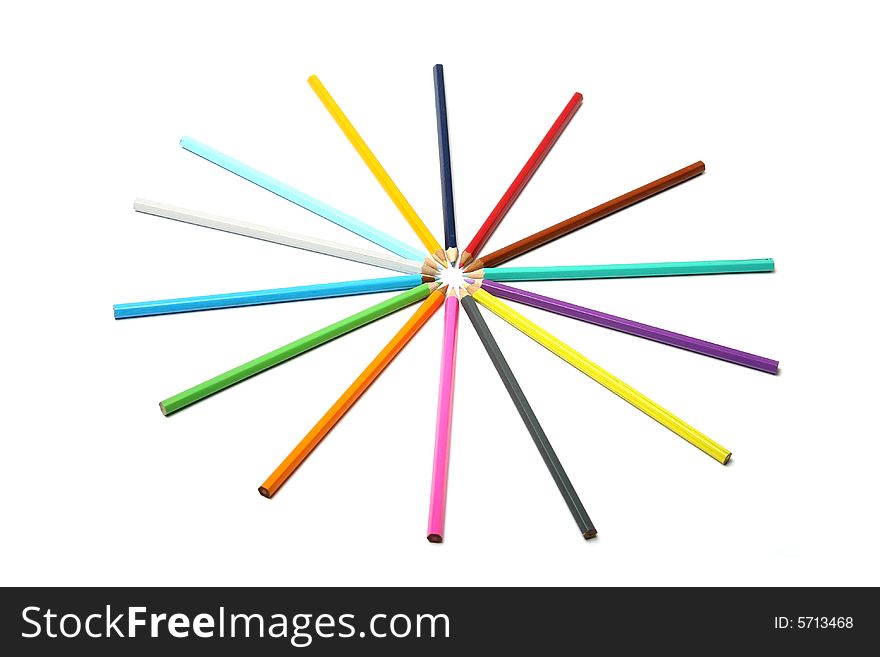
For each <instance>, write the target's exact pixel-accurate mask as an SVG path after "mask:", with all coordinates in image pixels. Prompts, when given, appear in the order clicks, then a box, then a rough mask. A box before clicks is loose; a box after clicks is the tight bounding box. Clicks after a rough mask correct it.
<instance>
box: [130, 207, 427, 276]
mask: <svg viewBox="0 0 880 657" xmlns="http://www.w3.org/2000/svg"><path fill="white" fill-rule="evenodd" d="M134 209H135V210H136V211H138V212H143V213H144V214H151V215H154V216H156V217H163V218H165V219H174V220H175V221H182V222H184V223H188V224H193V225H195V226H203V227H204V228H213V229H215V230H222V231H224V232H227V233H233V234H235V235H243V236H244V237H253V238H254V239H258V240H264V241H266V242H273V243H275V244H283V245H284V246H292V247H293V248H295V249H302V250H304V251H312V252H314V253H321V254H323V255H329V256H333V257H334V258H342V259H343V260H352V261H354V262H361V263H363V264H365V265H373V266H374V267H382V268H383V269H390V270H392V271H399V272H403V273H405V274H418V273H420V272H421V267H422V265H421V263H420V262H414V261H412V260H404V259H403V258H399V257H397V256H396V255H392V254H387V253H382V252H380V251H370V250H368V249H362V248H360V247H358V246H349V245H348V244H340V243H339V242H331V241H329V240H322V239H318V238H317V237H308V236H306V235H299V234H297V233H291V232H289V231H286V230H281V229H280V228H271V227H269V226H261V225H259V224H252V223H250V222H248V221H241V220H240V219H230V218H229V217H221V216H218V215H216V214H210V213H208V212H201V211H199V210H187V209H186V208H180V207H177V206H175V205H168V204H166V203H157V202H156V201H147V200H145V199H141V198H139V199H135V202H134ZM420 260H421V258H420Z"/></svg>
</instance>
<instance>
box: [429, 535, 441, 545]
mask: <svg viewBox="0 0 880 657" xmlns="http://www.w3.org/2000/svg"><path fill="white" fill-rule="evenodd" d="M442 542H443V537H442V536H441V535H440V534H428V543H442Z"/></svg>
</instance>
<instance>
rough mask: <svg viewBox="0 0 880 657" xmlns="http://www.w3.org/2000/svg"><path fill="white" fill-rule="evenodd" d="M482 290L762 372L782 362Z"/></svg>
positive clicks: (514, 291) (553, 302)
mask: <svg viewBox="0 0 880 657" xmlns="http://www.w3.org/2000/svg"><path fill="white" fill-rule="evenodd" d="M481 287H482V289H484V290H486V291H487V292H489V293H490V294H494V295H495V296H496V297H500V298H502V299H506V300H508V301H517V302H519V303H522V304H525V305H527V306H532V307H533V308H540V309H541V310H546V311H548V312H551V313H556V314H557V315H563V316H564V317H571V318H572V319H579V320H581V321H582V322H588V323H590V324H595V325H596V326H604V327H605V328H610V329H614V330H615V331H621V332H622V333H628V334H629V335H635V336H638V337H640V338H647V339H648V340H653V341H654V342H660V343H662V344H667V345H670V346H673V347H678V348H680V349H686V350H687V351H693V352H694V353H697V354H703V355H704V356H711V357H712V358H718V359H720V360H726V361H728V362H730V363H736V364H737V365H742V366H744V367H750V368H752V369H754V370H760V371H761V372H768V373H770V374H776V373H777V372H778V371H779V361H776V360H771V359H770V358H765V357H764V356H756V355H755V354H750V353H747V352H745V351H740V350H738V349H732V348H730V347H725V346H724V345H720V344H715V343H714V342H707V341H706V340H700V339H699V338H692V337H690V336H687V335H683V334H681V333H674V332H673V331H667V330H666V329H662V328H658V327H656V326H650V325H649V324H642V323H640V322H635V321H633V320H631V319H626V318H624V317H617V316H616V315H609V314H607V313H602V312H599V311H598V310H591V309H590V308H584V307H583V306H577V305H575V304H573V303H568V302H567V301H560V300H559V299H554V298H552V297H547V296H543V295H541V294H535V293H534V292H527V291H526V290H520V289H519V288H515V287H511V286H509V285H504V284H502V283H496V282H494V281H489V280H484V281H483V283H482V286H481Z"/></svg>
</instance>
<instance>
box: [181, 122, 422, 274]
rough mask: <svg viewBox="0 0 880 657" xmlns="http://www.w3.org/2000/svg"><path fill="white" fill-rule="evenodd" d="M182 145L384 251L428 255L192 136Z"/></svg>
mask: <svg viewBox="0 0 880 657" xmlns="http://www.w3.org/2000/svg"><path fill="white" fill-rule="evenodd" d="M180 145H181V146H183V147H184V148H185V149H186V150H188V151H189V152H191V153H195V154H196V155H198V156H200V157H203V158H205V159H206V160H208V161H209V162H213V163H214V164H216V165H217V166H219V167H223V168H224V169H226V170H227V171H231V172H232V173H234V174H235V175H237V176H241V177H242V178H244V179H245V180H249V181H250V182H252V183H254V184H255V185H259V186H260V187H262V188H263V189H265V190H268V191H270V192H272V193H273V194H277V195H278V196H280V197H281V198H283V199H287V200H288V201H290V202H291V203H295V204H296V205H298V206H299V207H301V208H304V209H306V210H308V211H309V212H313V213H315V214H316V215H318V216H319V217H323V218H324V219H327V220H328V221H332V222H333V223H334V224H336V225H337V226H341V227H342V228H345V229H346V230H350V231H351V232H352V233H354V234H355V235H360V236H361V237H363V238H364V239H367V240H370V241H371V242H372V243H373V244H377V245H378V246H381V247H382V248H383V249H387V250H389V251H391V252H392V253H396V254H397V255H399V256H400V257H401V258H406V259H407V260H416V261H417V262H421V261H422V260H424V259H425V256H426V255H427V253H426V252H425V251H421V250H419V249H417V248H415V247H413V246H409V245H408V244H406V243H404V242H401V241H400V240H399V239H397V238H396V237H392V236H391V235H389V234H387V233H383V232H382V231H381V230H379V229H377V228H373V227H372V226H370V225H369V224H367V223H364V222H363V221H361V220H360V219H357V218H355V217H352V216H351V215H350V214H346V213H345V212H342V211H341V210H337V209H336V208H333V207H330V206H329V205H327V204H326V203H324V202H322V201H319V200H318V199H316V198H312V197H311V196H309V195H307V194H303V193H302V192H301V191H299V190H297V189H294V188H293V187H291V186H290V185H288V184H285V183H283V182H281V181H280V180H276V179H275V178H272V177H271V176H267V175H266V174H265V173H261V172H260V171H257V170H256V169H253V168H251V167H249V166H248V165H247V164H245V163H244V162H239V161H238V160H236V159H235V158H232V157H229V156H228V155H224V154H223V153H221V152H220V151H217V150H214V149H213V148H211V147H210V146H208V145H206V144H203V143H202V142H200V141H198V140H196V139H193V138H192V137H182V138H181V140H180Z"/></svg>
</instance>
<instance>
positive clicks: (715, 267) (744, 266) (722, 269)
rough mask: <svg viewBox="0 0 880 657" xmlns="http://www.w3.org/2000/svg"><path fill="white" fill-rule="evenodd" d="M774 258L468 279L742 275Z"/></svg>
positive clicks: (484, 273)
mask: <svg viewBox="0 0 880 657" xmlns="http://www.w3.org/2000/svg"><path fill="white" fill-rule="evenodd" d="M773 267H774V264H773V258H758V259H755V260H694V261H686V262H639V263H635V264H629V265H573V266H567V267H486V268H485V269H479V270H477V271H473V272H470V273H469V274H468V276H470V277H471V278H483V277H485V278H488V279H489V280H490V281H499V282H501V281H559V280H564V279H573V278H577V279H585V278H630V277H636V276H691V275H695V274H745V273H750V272H768V271H773Z"/></svg>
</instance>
